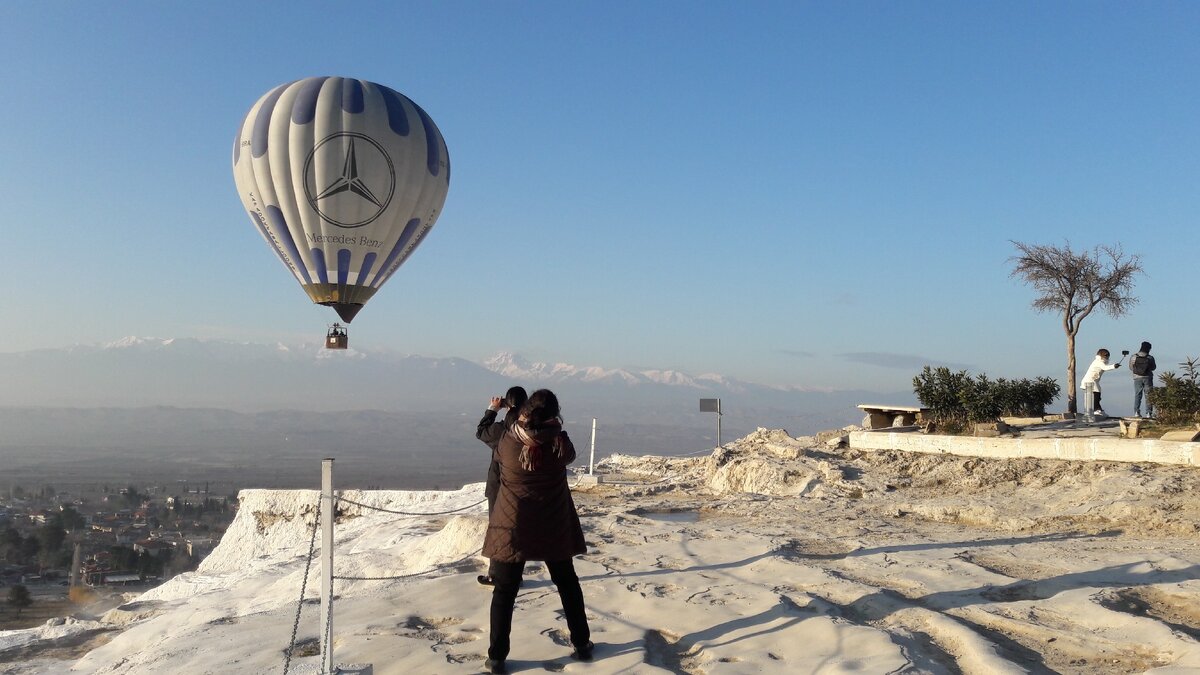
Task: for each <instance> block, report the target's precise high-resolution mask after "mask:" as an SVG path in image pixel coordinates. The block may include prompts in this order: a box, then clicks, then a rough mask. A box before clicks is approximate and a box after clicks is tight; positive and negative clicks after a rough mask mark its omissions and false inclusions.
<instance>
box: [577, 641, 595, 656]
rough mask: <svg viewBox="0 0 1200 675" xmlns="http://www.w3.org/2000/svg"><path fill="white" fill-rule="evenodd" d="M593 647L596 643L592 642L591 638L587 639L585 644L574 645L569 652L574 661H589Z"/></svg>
mask: <svg viewBox="0 0 1200 675" xmlns="http://www.w3.org/2000/svg"><path fill="white" fill-rule="evenodd" d="M595 648H596V645H594V644H592V642H591V640H589V641H588V643H587V644H586V645H582V646H577V647H575V651H573V652H571V658H573V659H575V660H576V661H591V660H592V650H594V649H595Z"/></svg>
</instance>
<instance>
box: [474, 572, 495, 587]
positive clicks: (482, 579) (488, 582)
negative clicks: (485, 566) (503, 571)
mask: <svg viewBox="0 0 1200 675" xmlns="http://www.w3.org/2000/svg"><path fill="white" fill-rule="evenodd" d="M475 581H478V582H479V585H480V586H495V585H496V580H495V579H493V578H491V577H489V576H488V575H486V574H480V575H479V576H477V577H475Z"/></svg>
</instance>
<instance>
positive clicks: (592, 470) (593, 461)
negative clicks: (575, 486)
mask: <svg viewBox="0 0 1200 675" xmlns="http://www.w3.org/2000/svg"><path fill="white" fill-rule="evenodd" d="M595 469H596V418H595V417H593V418H592V454H591V457H590V458H588V475H589V476H590V475H592V474H594V473H595V472H596V471H595Z"/></svg>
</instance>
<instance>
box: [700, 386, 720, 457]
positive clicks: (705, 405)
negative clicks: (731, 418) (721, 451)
mask: <svg viewBox="0 0 1200 675" xmlns="http://www.w3.org/2000/svg"><path fill="white" fill-rule="evenodd" d="M700 412H715V413H717V447H718V448H719V447H721V399H719V398H702V399H700Z"/></svg>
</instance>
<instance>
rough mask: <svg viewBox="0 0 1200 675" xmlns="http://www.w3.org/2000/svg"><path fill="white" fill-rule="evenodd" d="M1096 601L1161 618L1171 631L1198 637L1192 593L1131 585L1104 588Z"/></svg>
mask: <svg viewBox="0 0 1200 675" xmlns="http://www.w3.org/2000/svg"><path fill="white" fill-rule="evenodd" d="M1096 602H1097V603H1099V604H1100V606H1101V607H1103V608H1105V609H1109V610H1112V611H1114V612H1124V613H1126V614H1132V615H1134V616H1141V617H1146V618H1150V619H1155V620H1157V621H1161V622H1162V623H1164V624H1166V625H1167V626H1168V627H1170V628H1171V629H1172V630H1175V631H1178V632H1180V633H1183V634H1184V635H1187V636H1188V637H1190V638H1192V639H1193V640H1200V602H1197V598H1196V596H1195V595H1194V594H1185V593H1180V592H1177V591H1174V592H1173V591H1171V590H1165V589H1160V588H1155V587H1153V586H1135V587H1132V588H1119V589H1114V590H1110V591H1106V592H1105V593H1103V594H1101V595H1099V596H1098V597H1097V598H1096Z"/></svg>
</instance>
